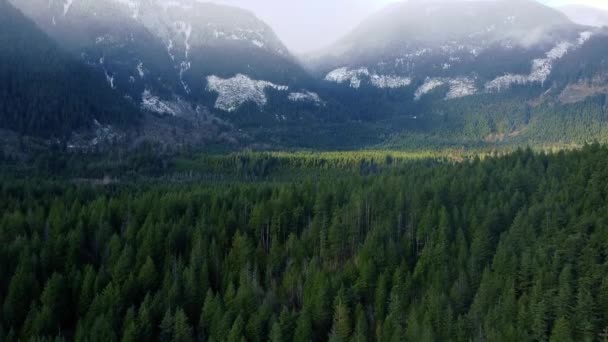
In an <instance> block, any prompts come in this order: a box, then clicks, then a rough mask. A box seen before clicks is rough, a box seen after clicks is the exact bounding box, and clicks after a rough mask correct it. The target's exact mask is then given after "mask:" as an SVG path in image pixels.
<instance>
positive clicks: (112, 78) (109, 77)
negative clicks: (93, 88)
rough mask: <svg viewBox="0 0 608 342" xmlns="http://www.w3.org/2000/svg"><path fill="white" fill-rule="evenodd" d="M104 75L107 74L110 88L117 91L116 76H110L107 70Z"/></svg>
mask: <svg viewBox="0 0 608 342" xmlns="http://www.w3.org/2000/svg"><path fill="white" fill-rule="evenodd" d="M104 73H105V74H106V81H107V82H108V84H109V85H110V88H112V89H116V86H115V85H114V75H110V74H108V72H107V71H106V70H104Z"/></svg>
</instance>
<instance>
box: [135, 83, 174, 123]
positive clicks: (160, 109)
mask: <svg viewBox="0 0 608 342" xmlns="http://www.w3.org/2000/svg"><path fill="white" fill-rule="evenodd" d="M141 108H142V109H144V110H147V111H149V112H154V113H158V114H169V115H173V116H175V115H177V112H176V110H175V106H174V104H172V103H170V102H166V101H162V100H161V99H160V98H159V97H158V96H154V95H152V92H150V90H148V89H146V90H144V92H143V94H142V95H141Z"/></svg>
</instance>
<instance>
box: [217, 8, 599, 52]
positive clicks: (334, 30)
mask: <svg viewBox="0 0 608 342" xmlns="http://www.w3.org/2000/svg"><path fill="white" fill-rule="evenodd" d="M211 1H212V2H216V3H223V4H228V5H233V6H237V7H242V8H246V9H249V10H252V11H253V12H254V13H255V14H256V15H257V16H258V17H259V18H260V19H262V20H264V21H266V22H267V23H268V24H269V25H270V26H271V27H272V28H273V29H274V30H275V32H276V33H277V34H278V36H279V37H280V38H281V39H282V40H283V42H284V43H285V45H287V47H288V48H289V49H291V51H293V52H295V53H309V52H314V51H316V50H319V49H322V48H325V47H327V46H328V45H330V44H331V43H333V42H335V41H336V40H337V39H339V38H340V37H342V36H343V35H345V34H346V33H348V32H349V31H350V30H351V29H353V28H354V27H355V26H356V25H357V24H359V23H360V22H361V21H362V20H364V19H365V18H366V17H367V16H369V15H370V14H372V13H374V12H375V11H377V10H379V9H380V8H382V7H383V6H386V5H387V4H389V3H391V2H398V1H400V0H211ZM539 1H540V2H543V3H546V4H548V5H551V6H562V5H566V4H572V3H575V4H584V5H589V6H594V7H600V8H605V9H608V0H539Z"/></svg>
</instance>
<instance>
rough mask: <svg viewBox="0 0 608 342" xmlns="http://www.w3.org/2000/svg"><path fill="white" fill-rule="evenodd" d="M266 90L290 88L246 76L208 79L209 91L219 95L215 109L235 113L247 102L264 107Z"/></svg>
mask: <svg viewBox="0 0 608 342" xmlns="http://www.w3.org/2000/svg"><path fill="white" fill-rule="evenodd" d="M266 88H273V89H276V90H279V91H287V90H289V87H287V86H282V85H276V84H274V83H271V82H268V81H258V80H253V79H251V78H249V77H248V76H246V75H243V74H238V75H236V76H234V77H232V78H228V79H223V78H220V77H217V76H208V77H207V91H210V92H216V93H218V94H219V96H218V98H217V101H216V102H215V108H217V109H220V110H223V111H226V112H234V111H236V110H237V109H239V107H240V106H241V105H243V104H244V103H246V102H254V103H256V104H257V105H258V106H260V107H263V106H265V105H266V103H267V102H268V98H267V97H266V92H265V90H266Z"/></svg>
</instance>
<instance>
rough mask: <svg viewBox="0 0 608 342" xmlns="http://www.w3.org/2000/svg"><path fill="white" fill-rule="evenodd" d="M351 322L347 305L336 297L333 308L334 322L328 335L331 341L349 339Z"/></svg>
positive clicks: (336, 341)
mask: <svg viewBox="0 0 608 342" xmlns="http://www.w3.org/2000/svg"><path fill="white" fill-rule="evenodd" d="M350 333H351V322H350V314H349V311H348V307H347V306H346V305H345V304H344V302H343V300H342V299H338V301H337V303H336V305H335V309H334V324H333V327H332V329H331V333H330V335H329V340H330V341H332V342H340V341H349V339H350Z"/></svg>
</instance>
